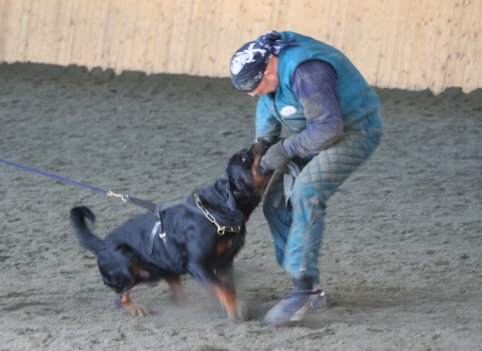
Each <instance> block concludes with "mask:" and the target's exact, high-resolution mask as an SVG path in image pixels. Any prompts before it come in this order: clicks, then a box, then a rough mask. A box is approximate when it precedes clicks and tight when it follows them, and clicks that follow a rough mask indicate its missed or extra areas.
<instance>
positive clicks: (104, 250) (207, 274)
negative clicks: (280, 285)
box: [70, 143, 271, 318]
mask: <svg viewBox="0 0 482 351" xmlns="http://www.w3.org/2000/svg"><path fill="white" fill-rule="evenodd" d="M266 148H267V145H265V144H262V143H257V144H253V146H252V147H251V148H250V149H249V150H242V151H239V152H237V153H236V154H234V155H233V156H232V157H231V158H230V160H229V162H228V164H227V166H226V168H225V171H224V174H223V176H222V177H221V178H219V179H217V180H216V181H215V182H214V183H213V184H212V185H211V186H208V187H206V188H203V189H200V190H198V191H196V192H194V193H193V194H191V195H190V196H189V197H187V198H186V199H185V200H183V201H179V202H176V203H172V204H166V205H165V206H163V205H160V207H159V211H155V212H158V213H159V215H158V216H156V215H155V213H153V212H147V213H144V214H141V215H138V216H136V217H133V218H131V219H129V220H127V221H126V222H124V223H123V224H121V225H120V226H119V227H117V228H116V229H114V230H113V231H112V232H110V233H109V234H108V235H107V236H106V238H105V239H104V240H101V239H100V238H98V237H97V236H95V235H94V234H93V233H92V232H91V230H90V229H89V228H88V226H87V223H86V221H85V218H87V219H89V220H90V221H91V222H94V220H95V216H94V214H93V213H92V212H91V211H90V210H89V209H88V208H87V207H83V206H81V207H74V208H73V209H72V210H71V214H70V218H71V222H72V225H73V227H74V229H75V232H76V235H77V237H78V239H79V241H80V244H81V245H82V246H84V247H86V248H88V249H90V250H92V251H93V252H94V253H95V254H96V255H97V263H98V267H99V270H100V274H101V276H102V279H103V280H104V283H105V284H107V285H108V286H110V287H112V288H114V290H115V291H116V293H117V294H118V298H117V299H116V303H117V304H118V305H119V306H122V307H125V308H129V309H130V310H131V312H132V314H133V315H139V316H142V315H145V314H148V313H149V312H148V310H147V309H146V308H144V307H143V306H140V305H137V304H134V303H133V302H132V301H131V299H130V291H131V289H132V287H133V286H134V285H136V284H138V283H141V282H155V281H159V280H160V279H165V280H166V281H167V282H168V283H169V285H170V286H171V288H172V291H173V293H174V297H175V299H176V300H177V301H178V302H181V303H182V302H184V301H186V297H185V295H184V292H183V290H182V287H181V284H180V275H181V274H185V273H189V274H190V275H191V276H192V277H194V279H195V280H196V281H197V282H198V283H199V284H201V285H202V286H203V287H205V288H206V289H208V290H209V291H211V293H212V294H213V295H214V296H215V297H216V298H217V299H218V300H219V302H220V303H221V305H222V306H223V308H224V309H225V311H226V313H227V315H228V316H229V317H230V318H236V317H239V318H243V316H242V315H241V314H242V312H241V310H242V309H240V308H239V306H238V301H237V299H236V293H235V290H234V283H233V259H234V256H235V255H236V254H237V253H238V252H239V250H240V249H241V247H242V246H243V245H244V241H245V236H246V226H245V225H246V222H247V220H248V218H249V216H250V215H251V213H252V212H253V210H254V209H255V208H256V206H257V205H258V204H259V203H260V201H261V197H262V195H263V193H264V191H265V189H266V187H267V185H268V182H269V180H270V178H271V172H263V171H262V170H260V169H259V160H260V158H261V156H262V155H263V154H264V152H265V151H266Z"/></svg>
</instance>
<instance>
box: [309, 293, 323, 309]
mask: <svg viewBox="0 0 482 351" xmlns="http://www.w3.org/2000/svg"><path fill="white" fill-rule="evenodd" d="M317 294H318V296H317V297H316V298H315V299H314V300H313V302H312V303H311V306H310V311H313V310H320V309H322V308H326V306H327V301H326V295H325V292H324V291H323V290H317Z"/></svg>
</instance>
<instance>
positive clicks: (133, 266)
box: [98, 250, 149, 317]
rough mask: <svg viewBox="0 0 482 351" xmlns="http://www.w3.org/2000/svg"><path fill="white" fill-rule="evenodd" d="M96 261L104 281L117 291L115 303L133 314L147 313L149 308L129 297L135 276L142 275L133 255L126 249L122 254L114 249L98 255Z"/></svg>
mask: <svg viewBox="0 0 482 351" xmlns="http://www.w3.org/2000/svg"><path fill="white" fill-rule="evenodd" d="M98 263H99V269H100V271H101V275H102V279H103V280H104V283H105V284H106V285H109V286H111V287H113V288H114V289H115V291H116V292H117V293H118V295H117V298H116V301H115V302H116V305H117V306H118V307H123V308H126V309H129V310H130V311H131V313H132V315H134V316H140V317H142V316H146V315H148V314H149V310H148V309H147V308H145V307H144V306H141V305H137V304H135V303H133V302H132V300H131V297H130V292H131V290H132V288H133V287H134V285H136V278H137V277H138V276H139V275H142V273H140V269H139V267H138V264H137V259H135V257H134V255H133V254H132V253H130V252H128V251H127V250H124V251H123V252H122V254H121V253H120V252H119V251H116V252H115V254H114V255H111V254H107V255H101V256H99V260H98Z"/></svg>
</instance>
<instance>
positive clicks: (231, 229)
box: [193, 193, 241, 235]
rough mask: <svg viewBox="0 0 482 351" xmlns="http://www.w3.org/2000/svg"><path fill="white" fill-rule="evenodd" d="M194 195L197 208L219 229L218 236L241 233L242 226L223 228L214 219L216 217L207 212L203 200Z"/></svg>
mask: <svg viewBox="0 0 482 351" xmlns="http://www.w3.org/2000/svg"><path fill="white" fill-rule="evenodd" d="M193 195H194V200H195V201H196V205H197V207H199V209H200V210H201V211H202V213H204V215H205V216H206V218H207V219H208V220H209V221H210V222H212V223H213V224H214V225H215V226H216V227H217V228H218V234H219V235H224V233H225V232H230V233H238V232H240V231H241V226H240V225H236V226H221V225H220V224H219V223H218V222H217V221H216V218H214V216H213V215H212V214H211V213H209V211H208V210H207V208H206V207H204V206H203V204H202V202H201V199H200V198H199V196H198V194H196V193H193Z"/></svg>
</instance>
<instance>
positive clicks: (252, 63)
mask: <svg viewBox="0 0 482 351" xmlns="http://www.w3.org/2000/svg"><path fill="white" fill-rule="evenodd" d="M288 45H294V46H298V45H299V44H298V43H297V42H296V41H294V40H283V39H281V36H280V34H279V33H278V32H276V31H274V30H272V31H269V32H268V33H266V34H263V35H262V36H260V37H259V38H258V39H256V40H254V41H250V42H249V43H246V44H244V45H243V46H242V47H241V48H240V49H239V50H238V51H236V53H235V54H234V55H233V57H232V59H231V66H230V70H231V81H232V82H233V84H234V86H235V87H236V88H237V89H238V90H241V91H244V92H245V93H248V92H250V91H253V90H254V89H256V87H257V86H258V85H259V83H260V82H261V80H262V79H263V74H264V71H265V70H266V66H267V65H268V60H269V59H270V57H271V56H279V54H280V53H281V51H282V50H283V49H284V48H285V47H287V46H288Z"/></svg>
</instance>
